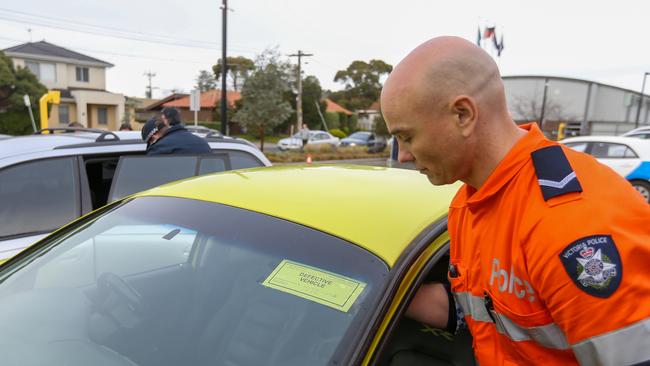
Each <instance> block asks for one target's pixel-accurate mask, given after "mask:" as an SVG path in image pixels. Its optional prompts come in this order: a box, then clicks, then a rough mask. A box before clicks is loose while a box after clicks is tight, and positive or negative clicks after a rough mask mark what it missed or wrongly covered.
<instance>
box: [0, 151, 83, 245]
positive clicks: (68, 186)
mask: <svg viewBox="0 0 650 366" xmlns="http://www.w3.org/2000/svg"><path fill="white" fill-rule="evenodd" d="M0 182H2V183H1V184H0V202H1V204H0V223H2V225H0V237H9V236H14V235H23V234H31V233H39V232H47V231H52V230H54V229H57V228H58V227H60V226H62V225H63V224H66V223H67V222H69V221H72V220H73V219H75V218H77V217H78V216H79V214H80V202H79V197H80V194H79V184H78V178H77V170H76V161H75V160H74V158H60V159H49V160H39V161H34V162H31V163H25V164H20V165H14V166H11V167H8V168H6V169H4V170H2V171H0Z"/></svg>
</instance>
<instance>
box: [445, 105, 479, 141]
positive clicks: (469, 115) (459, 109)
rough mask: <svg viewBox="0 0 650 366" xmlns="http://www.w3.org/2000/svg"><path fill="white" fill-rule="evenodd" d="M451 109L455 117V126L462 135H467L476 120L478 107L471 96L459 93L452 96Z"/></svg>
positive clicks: (471, 130) (469, 133)
mask: <svg viewBox="0 0 650 366" xmlns="http://www.w3.org/2000/svg"><path fill="white" fill-rule="evenodd" d="M451 108H452V111H453V113H454V114H455V117H456V126H457V127H458V129H459V130H460V133H461V134H462V135H463V136H464V137H469V136H470V135H471V134H472V133H473V132H474V128H476V123H477V122H478V107H477V105H476V102H475V101H474V99H472V97H469V96H466V95H459V96H457V97H456V98H454V100H453V102H452V105H451Z"/></svg>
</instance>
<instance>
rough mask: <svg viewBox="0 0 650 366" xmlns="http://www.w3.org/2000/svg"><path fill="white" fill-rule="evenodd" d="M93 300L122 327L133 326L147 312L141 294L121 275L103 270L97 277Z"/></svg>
mask: <svg viewBox="0 0 650 366" xmlns="http://www.w3.org/2000/svg"><path fill="white" fill-rule="evenodd" d="M92 300H93V302H94V303H95V305H96V306H97V307H98V308H99V310H100V311H101V312H102V313H104V314H105V315H107V316H108V317H110V318H111V319H112V320H113V321H115V323H117V325H119V326H120V327H122V328H133V327H134V326H135V325H136V324H137V323H138V322H139V321H140V320H141V318H142V317H143V316H144V315H145V314H146V313H147V312H146V306H145V304H144V302H143V300H142V295H140V293H139V292H138V291H137V290H136V289H134V288H133V287H132V286H131V285H129V284H128V283H127V282H126V281H124V280H123V279H122V277H120V276H118V275H116V274H114V273H111V272H104V273H102V274H101V275H99V277H98V278H97V293H96V294H95V296H93V299H92Z"/></svg>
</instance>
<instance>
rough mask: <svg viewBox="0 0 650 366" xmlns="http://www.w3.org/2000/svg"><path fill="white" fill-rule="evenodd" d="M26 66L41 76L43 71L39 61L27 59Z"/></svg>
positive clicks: (37, 75)
mask: <svg viewBox="0 0 650 366" xmlns="http://www.w3.org/2000/svg"><path fill="white" fill-rule="evenodd" d="M25 67H26V68H28V69H29V71H31V72H32V74H34V75H36V77H37V78H39V79H40V78H41V76H40V75H41V73H40V70H39V67H38V62H34V61H25Z"/></svg>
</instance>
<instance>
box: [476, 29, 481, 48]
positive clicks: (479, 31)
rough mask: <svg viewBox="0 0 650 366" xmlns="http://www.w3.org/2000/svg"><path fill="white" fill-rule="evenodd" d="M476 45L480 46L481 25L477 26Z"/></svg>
mask: <svg viewBox="0 0 650 366" xmlns="http://www.w3.org/2000/svg"><path fill="white" fill-rule="evenodd" d="M476 45H477V46H479V47H481V26H480V25H479V26H478V35H477V36H476Z"/></svg>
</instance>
